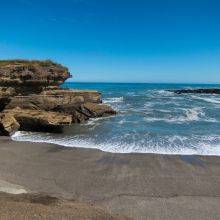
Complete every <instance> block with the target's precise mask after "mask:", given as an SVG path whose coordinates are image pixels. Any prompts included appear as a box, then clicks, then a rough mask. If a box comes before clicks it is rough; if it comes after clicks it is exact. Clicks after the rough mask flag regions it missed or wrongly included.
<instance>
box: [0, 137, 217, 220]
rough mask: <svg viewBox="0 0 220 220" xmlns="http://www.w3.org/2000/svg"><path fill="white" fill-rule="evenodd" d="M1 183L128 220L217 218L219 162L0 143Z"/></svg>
mask: <svg viewBox="0 0 220 220" xmlns="http://www.w3.org/2000/svg"><path fill="white" fill-rule="evenodd" d="M0 180H3V181H7V182H9V183H12V184H17V185H20V186H22V187H23V188H24V189H25V190H26V191H28V192H31V193H33V192H35V193H46V194H48V195H51V196H56V197H58V198H64V199H71V200H72V199H73V200H75V201H80V202H89V203H93V204H95V205H98V206H101V207H103V208H104V209H105V210H107V211H108V212H110V213H111V214H115V213H117V214H118V213H119V214H123V215H126V216H129V217H132V218H133V219H138V220H139V219H141V220H142V219H169V220H170V219H220V157H215V156H175V155H154V154H111V153H106V152H102V151H99V150H90V149H79V148H65V147H61V146H56V145H50V144H42V143H39V144H38V143H26V142H13V141H11V140H9V139H8V138H0Z"/></svg>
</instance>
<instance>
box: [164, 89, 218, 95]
mask: <svg viewBox="0 0 220 220" xmlns="http://www.w3.org/2000/svg"><path fill="white" fill-rule="evenodd" d="M168 91H169V92H174V93H176V94H184V93H197V94H220V89H179V90H168Z"/></svg>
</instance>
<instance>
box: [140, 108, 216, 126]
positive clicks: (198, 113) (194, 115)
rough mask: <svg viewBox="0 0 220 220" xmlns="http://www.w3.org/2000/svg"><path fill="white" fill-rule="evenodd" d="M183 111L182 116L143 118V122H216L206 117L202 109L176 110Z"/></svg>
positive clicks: (170, 115)
mask: <svg viewBox="0 0 220 220" xmlns="http://www.w3.org/2000/svg"><path fill="white" fill-rule="evenodd" d="M178 109H181V110H183V111H184V114H183V115H181V116H173V114H169V115H166V116H164V117H145V118H144V120H145V121H147V122H159V121H163V122H167V123H176V124H182V123H189V122H193V121H204V122H218V120H216V119H215V118H209V117H206V115H205V112H203V110H202V108H198V107H195V108H191V109H185V108H178Z"/></svg>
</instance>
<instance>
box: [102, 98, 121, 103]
mask: <svg viewBox="0 0 220 220" xmlns="http://www.w3.org/2000/svg"><path fill="white" fill-rule="evenodd" d="M123 100H124V98H123V97H114V98H105V99H104V100H103V102H104V103H120V102H123Z"/></svg>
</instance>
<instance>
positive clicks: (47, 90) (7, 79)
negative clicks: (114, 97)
mask: <svg viewBox="0 0 220 220" xmlns="http://www.w3.org/2000/svg"><path fill="white" fill-rule="evenodd" d="M69 77H71V75H70V73H69V71H68V69H67V68H66V67H63V66H62V65H60V64H56V63H54V62H52V61H49V60H46V61H27V60H7V61H0V79H1V80H0V112H2V113H1V121H0V134H3V133H4V134H5V133H7V134H10V133H12V132H14V131H16V130H18V129H19V130H28V131H47V132H60V131H61V130H62V127H63V126H65V125H70V124H72V123H81V122H84V121H86V120H88V119H89V118H94V117H104V116H108V115H112V114H116V112H115V111H114V110H113V109H112V108H111V107H110V106H108V105H104V104H102V100H101V94H100V93H99V92H97V91H90V90H70V89H62V88H61V87H59V86H60V85H61V84H62V83H64V81H65V80H66V79H68V78H69Z"/></svg>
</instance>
